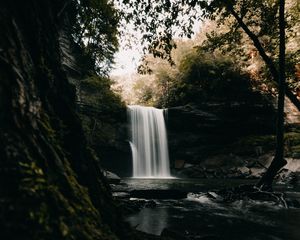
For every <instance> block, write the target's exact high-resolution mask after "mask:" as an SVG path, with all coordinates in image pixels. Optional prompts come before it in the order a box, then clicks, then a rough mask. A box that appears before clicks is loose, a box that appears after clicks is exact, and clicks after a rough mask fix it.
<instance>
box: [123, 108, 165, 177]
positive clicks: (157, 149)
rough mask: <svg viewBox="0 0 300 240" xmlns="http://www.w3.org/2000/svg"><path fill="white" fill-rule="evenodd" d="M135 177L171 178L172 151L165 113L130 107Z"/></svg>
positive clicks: (131, 144)
mask: <svg viewBox="0 0 300 240" xmlns="http://www.w3.org/2000/svg"><path fill="white" fill-rule="evenodd" d="M128 115H129V119H130V131H131V142H130V146H131V151H132V159H133V177H136V178H170V177H171V175H170V166H169V151H168V141H167V131H166V124H165V120H164V110H162V109H157V108H154V107H143V106H128Z"/></svg>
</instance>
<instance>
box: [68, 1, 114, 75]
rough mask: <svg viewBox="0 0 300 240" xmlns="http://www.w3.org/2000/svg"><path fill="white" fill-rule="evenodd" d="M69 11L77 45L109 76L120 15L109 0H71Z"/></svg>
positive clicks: (101, 73)
mask: <svg viewBox="0 0 300 240" xmlns="http://www.w3.org/2000/svg"><path fill="white" fill-rule="evenodd" d="M69 2H70V6H68V8H67V12H68V14H69V17H70V22H71V25H72V28H71V32H72V35H73V38H74V41H75V43H76V44H78V45H79V46H80V48H81V49H82V50H83V52H84V53H85V54H86V56H87V58H89V59H91V60H92V64H93V65H94V69H95V70H96V72H97V73H98V74H100V75H107V74H108V72H109V70H110V68H111V64H112V63H113V57H114V53H115V52H116V51H117V50H118V29H117V28H118V24H119V16H118V12H117V10H116V9H115V8H114V5H113V4H112V3H111V2H110V1H108V0H80V1H77V0H71V1H69Z"/></svg>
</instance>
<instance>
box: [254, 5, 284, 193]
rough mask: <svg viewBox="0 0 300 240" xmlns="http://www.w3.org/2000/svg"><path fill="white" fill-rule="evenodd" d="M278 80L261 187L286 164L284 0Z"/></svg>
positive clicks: (281, 12) (280, 19)
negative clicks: (272, 136) (272, 137)
mask: <svg viewBox="0 0 300 240" xmlns="http://www.w3.org/2000/svg"><path fill="white" fill-rule="evenodd" d="M279 3H280V4H279V30H280V47H279V51H280V52H279V82H278V113H277V126H276V133H277V138H276V153H275V157H274V159H273V161H272V163H271V165H270V167H269V168H268V170H267V172H266V173H265V174H264V176H263V177H262V178H261V179H260V181H259V182H258V183H257V187H259V188H261V189H269V188H270V187H271V186H272V182H273V179H274V177H275V176H276V174H277V172H278V171H279V170H280V169H281V168H282V167H283V166H284V165H285V164H286V160H285V159H284V95H285V94H284V93H285V86H286V84H285V18H284V5H285V0H279Z"/></svg>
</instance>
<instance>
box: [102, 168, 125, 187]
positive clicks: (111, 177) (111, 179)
mask: <svg viewBox="0 0 300 240" xmlns="http://www.w3.org/2000/svg"><path fill="white" fill-rule="evenodd" d="M103 175H104V177H105V178H106V179H107V181H108V183H111V184H118V183H120V181H121V178H120V177H119V176H118V175H117V174H115V173H113V172H110V171H106V170H104V171H103Z"/></svg>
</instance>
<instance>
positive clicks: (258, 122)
mask: <svg viewBox="0 0 300 240" xmlns="http://www.w3.org/2000/svg"><path fill="white" fill-rule="evenodd" d="M274 122H275V111H274V108H273V107H272V105H265V104H263V103H261V102H259V100H257V102H254V103H253V102H251V103H243V102H225V101H224V102H207V103H203V104H201V105H199V106H190V105H186V106H180V107H173V108H169V109H168V138H169V148H170V156H171V160H172V161H174V160H176V159H183V160H185V161H187V162H189V163H194V164H197V163H199V162H201V161H203V160H204V159H205V158H207V157H208V156H212V155H216V154H218V152H219V151H220V150H221V149H222V148H223V147H224V146H226V145H229V144H231V143H233V142H235V141H237V140H238V139H240V138H242V137H245V136H248V135H266V134H272V133H274V125H275V124H273V123H274Z"/></svg>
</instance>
